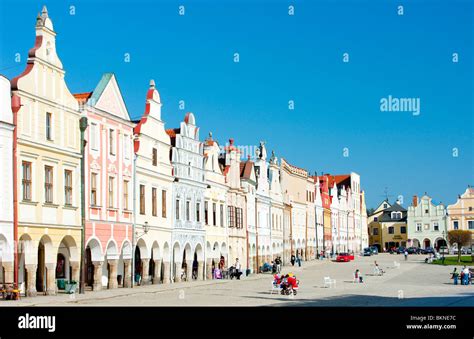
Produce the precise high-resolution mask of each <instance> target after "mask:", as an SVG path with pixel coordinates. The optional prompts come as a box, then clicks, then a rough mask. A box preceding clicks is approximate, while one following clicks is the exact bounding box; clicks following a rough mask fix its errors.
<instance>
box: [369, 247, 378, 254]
mask: <svg viewBox="0 0 474 339" xmlns="http://www.w3.org/2000/svg"><path fill="white" fill-rule="evenodd" d="M369 248H370V250H371V251H372V254H379V249H378V248H377V246H370V247H369Z"/></svg>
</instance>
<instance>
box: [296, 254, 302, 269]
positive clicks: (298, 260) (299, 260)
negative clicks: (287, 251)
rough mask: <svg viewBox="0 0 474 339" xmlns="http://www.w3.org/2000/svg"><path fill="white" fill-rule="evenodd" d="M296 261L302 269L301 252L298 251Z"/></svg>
mask: <svg viewBox="0 0 474 339" xmlns="http://www.w3.org/2000/svg"><path fill="white" fill-rule="evenodd" d="M296 261H297V262H298V266H299V267H301V256H300V252H299V251H296Z"/></svg>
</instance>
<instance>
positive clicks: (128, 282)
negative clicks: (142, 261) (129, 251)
mask: <svg viewBox="0 0 474 339" xmlns="http://www.w3.org/2000/svg"><path fill="white" fill-rule="evenodd" d="M123 264H124V268H123V275H124V277H123V287H125V288H130V287H132V265H131V264H132V259H124V260H123Z"/></svg>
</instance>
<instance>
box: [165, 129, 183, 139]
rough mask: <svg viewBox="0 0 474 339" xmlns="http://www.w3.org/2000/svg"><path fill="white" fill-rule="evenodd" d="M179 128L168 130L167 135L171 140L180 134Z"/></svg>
mask: <svg viewBox="0 0 474 339" xmlns="http://www.w3.org/2000/svg"><path fill="white" fill-rule="evenodd" d="M179 132H180V129H179V128H170V129H167V130H166V134H168V135H169V136H170V138H176V134H179Z"/></svg>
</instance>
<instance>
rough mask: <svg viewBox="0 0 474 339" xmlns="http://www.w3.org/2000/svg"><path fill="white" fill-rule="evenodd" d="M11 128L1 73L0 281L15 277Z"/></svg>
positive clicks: (7, 85)
mask: <svg viewBox="0 0 474 339" xmlns="http://www.w3.org/2000/svg"><path fill="white" fill-rule="evenodd" d="M13 129H14V125H13V112H12V109H11V92H10V81H9V80H8V79H7V78H5V77H3V76H0V177H1V178H2V180H3V184H2V185H1V186H0V283H7V282H10V283H11V282H13V281H14V273H13V271H14V270H13V265H14V253H15V247H14V228H13V227H14V225H13V154H12V153H13ZM2 268H3V270H2Z"/></svg>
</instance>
